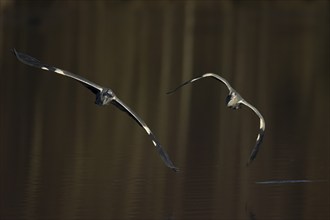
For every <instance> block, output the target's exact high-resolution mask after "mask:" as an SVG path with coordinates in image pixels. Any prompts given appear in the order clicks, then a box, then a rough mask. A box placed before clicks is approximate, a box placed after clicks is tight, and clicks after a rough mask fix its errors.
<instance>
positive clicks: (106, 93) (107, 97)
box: [13, 49, 178, 172]
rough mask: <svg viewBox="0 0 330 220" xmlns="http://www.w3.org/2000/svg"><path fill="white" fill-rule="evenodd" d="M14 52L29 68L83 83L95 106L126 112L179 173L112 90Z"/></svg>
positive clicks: (150, 134) (142, 124)
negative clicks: (90, 92)
mask: <svg viewBox="0 0 330 220" xmlns="http://www.w3.org/2000/svg"><path fill="white" fill-rule="evenodd" d="M13 52H14V54H15V56H16V58H17V59H18V60H19V61H20V62H22V63H24V64H27V65H29V66H32V67H36V68H39V69H42V70H46V71H50V72H55V73H58V74H60V75H63V76H66V77H69V78H71V79H74V80H76V81H78V82H79V83H81V84H82V85H83V86H85V87H86V88H87V89H89V90H90V91H92V92H93V93H94V94H95V95H96V99H95V104H97V105H99V106H103V105H108V104H109V103H111V104H113V105H114V106H116V107H117V108H119V109H120V110H122V111H124V112H126V113H127V114H128V115H129V116H130V117H132V118H133V119H134V120H135V121H136V123H138V124H139V125H140V126H141V127H142V128H143V129H144V130H145V131H146V132H147V134H148V135H149V137H150V138H151V141H152V143H153V145H154V146H155V147H156V150H157V152H158V153H159V155H160V157H161V158H162V160H163V161H164V163H165V165H166V166H168V167H169V168H170V169H172V170H173V171H175V172H177V171H178V168H176V167H175V166H174V164H173V162H172V161H171V159H170V158H169V156H168V155H167V153H166V151H165V150H164V149H163V147H162V146H161V145H160V143H159V141H158V140H157V139H156V137H155V135H154V134H153V133H152V132H151V130H150V129H149V127H148V126H147V125H146V123H145V122H144V121H143V120H142V119H141V118H140V117H139V116H138V115H137V114H136V113H135V112H133V111H132V110H131V109H130V108H129V107H128V106H127V105H125V104H124V103H123V102H122V101H121V100H120V99H119V98H118V97H117V96H116V95H115V94H114V93H113V91H112V90H111V89H108V88H105V87H102V86H99V85H97V84H95V83H93V82H91V81H89V80H87V79H85V78H83V77H81V76H78V75H76V74H73V73H70V72H68V71H66V70H62V69H59V68H57V67H53V66H49V65H47V64H43V63H41V62H40V61H39V60H37V59H36V58H34V57H31V56H29V55H27V54H24V53H20V52H18V51H16V50H15V49H13Z"/></svg>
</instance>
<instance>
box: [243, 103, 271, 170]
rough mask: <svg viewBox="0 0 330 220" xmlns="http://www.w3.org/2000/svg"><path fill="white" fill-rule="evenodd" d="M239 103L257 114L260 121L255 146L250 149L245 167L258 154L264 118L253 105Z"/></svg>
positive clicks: (262, 134) (263, 130)
mask: <svg viewBox="0 0 330 220" xmlns="http://www.w3.org/2000/svg"><path fill="white" fill-rule="evenodd" d="M240 103H242V104H243V105H246V106H247V107H249V108H250V109H252V111H254V112H255V113H256V114H257V116H258V117H259V120H260V126H259V133H258V136H257V140H256V144H255V145H254V148H253V149H252V151H251V154H250V158H249V161H248V162H247V165H249V164H250V163H251V162H252V161H253V160H254V159H255V158H256V156H257V154H258V151H259V148H260V144H261V143H262V140H263V138H264V134H265V128H266V123H265V119H264V117H263V116H262V115H261V113H260V112H259V111H258V109H256V108H255V107H254V106H253V105H251V104H250V103H248V102H247V101H245V100H241V101H240Z"/></svg>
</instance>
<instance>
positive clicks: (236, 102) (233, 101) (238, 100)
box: [167, 73, 266, 165]
mask: <svg viewBox="0 0 330 220" xmlns="http://www.w3.org/2000/svg"><path fill="white" fill-rule="evenodd" d="M205 77H213V78H215V79H216V80H219V81H220V82H222V83H223V84H225V85H226V86H227V88H228V90H229V94H228V96H227V98H226V105H227V107H228V108H231V109H239V108H241V105H242V104H243V105H246V106H247V107H249V108H250V109H252V111H254V112H255V113H256V114H257V116H258V117H259V119H260V127H259V133H258V136H257V140H256V143H255V146H254V148H253V149H252V152H251V154H250V158H249V160H248V162H247V165H248V164H250V163H251V162H252V161H253V160H254V159H255V158H256V156H257V154H258V151H259V148H260V144H261V142H262V140H263V137H264V133H265V126H266V124H265V120H264V117H263V116H262V115H261V114H260V112H259V111H258V109H256V108H255V107H254V106H252V105H251V104H250V103H248V102H247V101H245V100H244V99H243V98H242V96H241V95H240V94H238V92H236V90H235V89H233V87H231V85H230V84H229V83H228V82H227V80H225V79H224V78H222V77H221V76H219V75H217V74H214V73H205V74H203V75H202V76H200V77H196V78H193V79H191V80H188V81H186V82H184V83H182V84H181V85H179V86H178V87H176V88H175V89H173V90H171V91H169V92H167V94H171V93H173V92H175V91H176V90H178V89H179V88H181V87H182V86H184V85H187V84H189V83H193V82H195V81H197V80H199V79H202V78H205Z"/></svg>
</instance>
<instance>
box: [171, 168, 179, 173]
mask: <svg viewBox="0 0 330 220" xmlns="http://www.w3.org/2000/svg"><path fill="white" fill-rule="evenodd" d="M171 169H172V170H173V171H174V172H176V173H178V172H180V169H179V168H177V167H171Z"/></svg>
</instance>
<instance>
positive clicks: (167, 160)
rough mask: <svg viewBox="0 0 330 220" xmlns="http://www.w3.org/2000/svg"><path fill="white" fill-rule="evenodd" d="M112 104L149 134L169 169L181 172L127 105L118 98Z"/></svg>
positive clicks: (145, 125)
mask: <svg viewBox="0 0 330 220" xmlns="http://www.w3.org/2000/svg"><path fill="white" fill-rule="evenodd" d="M111 103H112V104H113V105H115V106H116V107H117V108H119V109H120V110H122V111H124V112H126V113H127V114H128V115H129V116H130V117H132V118H133V119H134V120H135V121H136V122H137V123H138V124H139V125H140V126H141V127H142V128H143V129H144V130H145V131H146V132H147V134H148V135H149V137H150V138H151V141H152V143H153V145H154V146H155V147H156V149H157V152H158V153H159V155H160V157H161V158H162V160H163V161H164V163H165V164H166V166H168V167H169V168H171V169H172V170H173V171H175V172H177V171H179V169H178V168H177V167H175V166H174V164H173V162H172V161H171V159H170V157H169V156H168V155H167V153H166V152H165V150H164V149H163V147H162V146H161V145H160V143H159V141H158V140H157V139H156V137H155V135H154V134H153V133H152V132H151V130H150V129H149V127H148V126H147V124H146V123H145V122H144V121H143V120H142V119H141V118H140V117H139V116H138V115H137V114H136V113H135V112H133V111H132V110H131V109H130V108H129V107H128V106H127V105H125V104H124V103H123V102H122V101H121V100H120V99H118V98H117V97H115V98H114V99H112V101H111Z"/></svg>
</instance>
